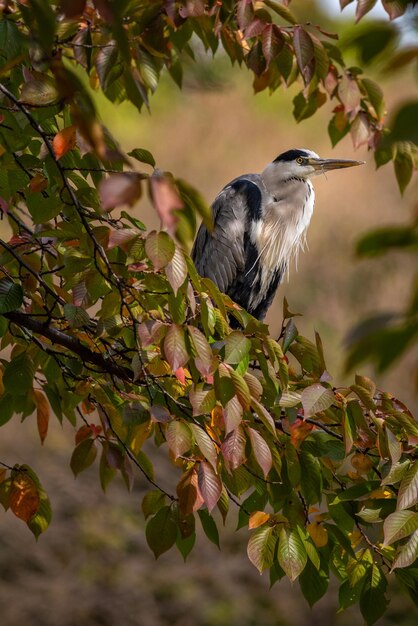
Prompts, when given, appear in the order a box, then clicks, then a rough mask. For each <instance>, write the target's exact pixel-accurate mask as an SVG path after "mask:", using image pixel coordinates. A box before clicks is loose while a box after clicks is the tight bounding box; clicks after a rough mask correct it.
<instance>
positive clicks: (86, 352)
mask: <svg viewBox="0 0 418 626" xmlns="http://www.w3.org/2000/svg"><path fill="white" fill-rule="evenodd" d="M4 317H5V318H6V319H8V320H10V322H12V323H13V324H16V325H17V326H19V327H20V328H26V329H27V330H30V331H32V332H33V333H36V334H37V335H42V336H43V337H45V338H46V339H49V341H51V342H52V343H54V344H57V345H59V346H62V347H63V348H67V350H70V351H71V352H73V353H74V354H76V355H77V356H79V357H80V359H81V360H82V361H83V362H86V363H91V364H93V365H96V366H97V367H100V369H101V370H104V371H105V372H106V373H108V374H113V375H114V376H117V377H118V378H120V379H121V380H123V381H125V382H127V383H133V372H131V371H130V370H129V369H128V368H126V367H123V366H121V365H118V364H117V363H115V362H114V361H109V360H108V359H106V357H104V356H103V355H102V354H101V353H100V352H94V351H93V350H90V349H89V348H87V347H86V346H85V345H83V344H82V343H81V341H80V340H79V339H77V338H76V337H71V336H70V335H67V334H66V333H64V332H62V331H61V330H58V329H57V328H54V327H53V326H50V325H49V324H44V323H43V322H40V321H39V320H36V319H34V318H33V317H31V316H30V315H27V314H26V313H22V312H21V311H12V312H10V313H4Z"/></svg>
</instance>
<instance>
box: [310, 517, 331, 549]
mask: <svg viewBox="0 0 418 626" xmlns="http://www.w3.org/2000/svg"><path fill="white" fill-rule="evenodd" d="M306 530H307V531H308V533H309V535H310V536H311V539H312V541H313V542H314V544H315V545H316V547H317V548H322V547H323V546H326V545H327V543H328V531H327V529H326V528H324V527H323V526H321V524H317V523H316V522H313V523H312V524H308V525H307V527H306Z"/></svg>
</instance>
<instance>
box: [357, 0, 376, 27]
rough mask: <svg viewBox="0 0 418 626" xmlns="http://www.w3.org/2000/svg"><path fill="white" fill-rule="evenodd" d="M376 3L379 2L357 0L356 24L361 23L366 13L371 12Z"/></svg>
mask: <svg viewBox="0 0 418 626" xmlns="http://www.w3.org/2000/svg"><path fill="white" fill-rule="evenodd" d="M376 2H377V0H357V7H356V22H359V21H360V20H361V18H362V17H363V16H364V15H366V13H368V12H369V11H371V10H372V9H373V7H374V5H375V4H376Z"/></svg>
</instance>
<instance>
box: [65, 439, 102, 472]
mask: <svg viewBox="0 0 418 626" xmlns="http://www.w3.org/2000/svg"><path fill="white" fill-rule="evenodd" d="M96 456H97V446H96V442H95V440H94V439H84V441H81V442H80V443H79V444H78V445H77V446H76V447H75V448H74V451H73V453H72V455H71V460H70V466H71V469H72V471H73V474H74V476H77V475H78V474H79V473H80V472H82V471H83V470H85V469H87V468H88V467H90V465H92V464H93V463H94V461H95V459H96Z"/></svg>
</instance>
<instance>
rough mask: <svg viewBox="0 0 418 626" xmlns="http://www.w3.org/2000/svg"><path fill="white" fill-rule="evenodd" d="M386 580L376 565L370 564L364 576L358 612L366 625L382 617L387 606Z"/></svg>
mask: <svg viewBox="0 0 418 626" xmlns="http://www.w3.org/2000/svg"><path fill="white" fill-rule="evenodd" d="M386 587H387V580H386V577H385V575H384V574H383V572H382V570H381V569H380V567H379V566H378V565H377V563H372V565H371V566H370V567H369V568H368V571H367V573H366V576H365V583H364V587H363V589H362V592H361V595H360V611H361V614H362V616H363V617H364V619H365V620H366V624H367V625H368V626H369V625H370V624H374V623H375V622H376V621H377V620H378V619H379V617H381V616H382V615H383V613H384V612H385V610H386V607H387V605H388V603H389V602H388V600H387V598H386V596H385V591H386Z"/></svg>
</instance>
